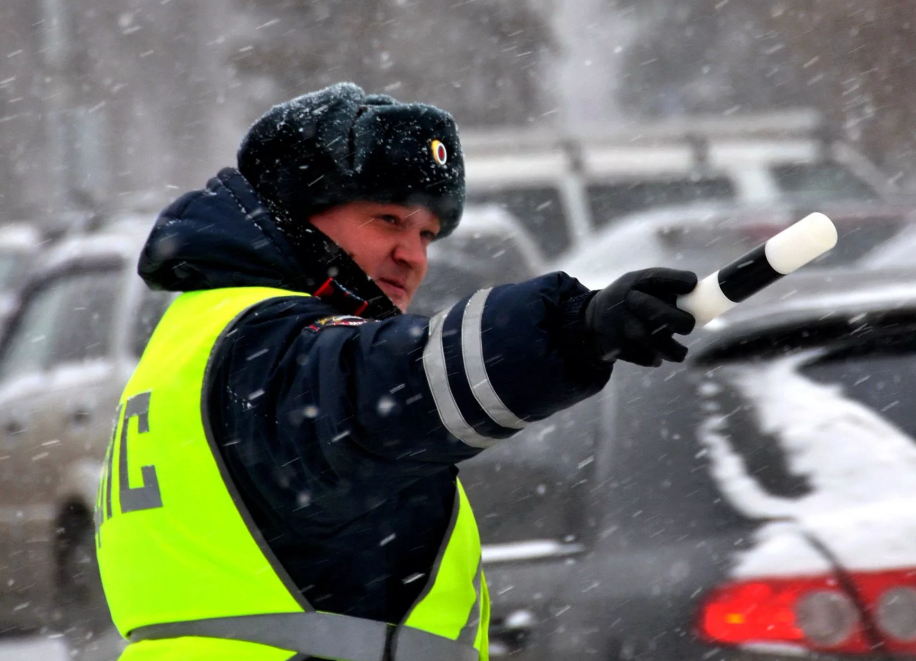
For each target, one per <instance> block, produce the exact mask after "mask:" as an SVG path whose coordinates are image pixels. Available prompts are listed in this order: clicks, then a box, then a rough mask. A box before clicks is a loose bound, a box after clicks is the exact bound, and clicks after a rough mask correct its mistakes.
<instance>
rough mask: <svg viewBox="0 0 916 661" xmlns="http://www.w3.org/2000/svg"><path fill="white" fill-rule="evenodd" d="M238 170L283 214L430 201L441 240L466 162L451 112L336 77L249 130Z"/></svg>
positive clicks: (293, 216) (451, 223) (455, 211)
mask: <svg viewBox="0 0 916 661" xmlns="http://www.w3.org/2000/svg"><path fill="white" fill-rule="evenodd" d="M238 166H239V171H241V173H242V175H243V176H244V177H245V178H246V179H247V180H248V181H249V183H251V185H252V186H253V187H254V189H255V191H256V192H257V193H258V196H259V197H260V198H261V199H262V200H263V202H264V203H265V204H266V205H267V206H268V207H269V208H270V209H271V210H272V211H273V212H274V213H275V214H277V215H278V216H285V217H286V218H285V220H288V221H295V222H297V223H298V222H300V221H305V220H307V219H308V218H310V217H311V216H312V215H313V214H316V213H318V212H321V211H324V210H326V209H329V208H331V207H334V206H337V205H339V204H345V203H347V202H355V201H359V200H370V201H375V202H390V203H397V204H410V205H418V206H425V207H426V208H428V209H429V210H430V211H432V212H433V213H435V214H436V216H438V218H439V220H440V221H441V223H442V230H441V232H440V234H439V236H440V237H444V236H447V235H448V234H450V233H451V232H452V231H453V230H454V229H455V227H456V226H457V225H458V221H459V220H460V219H461V213H462V211H463V209H464V198H465V187H464V159H463V156H462V153H461V144H460V142H459V139H458V127H457V126H456V124H455V120H454V119H453V118H452V116H451V115H449V114H448V113H447V112H445V111H443V110H440V109H439V108H436V107H434V106H430V105H425V104H421V103H400V102H398V101H396V100H395V99H393V98H391V97H390V96H385V95H381V94H373V95H367V94H366V93H365V92H364V91H363V90H362V89H360V88H359V87H357V86H356V85H354V84H352V83H338V84H336V85H332V86H331V87H327V88H325V89H323V90H319V91H317V92H312V93H310V94H304V95H302V96H300V97H297V98H295V99H292V100H291V101H287V102H285V103H281V104H279V105H276V106H274V107H273V108H271V109H270V110H268V111H267V112H266V113H264V115H262V116H261V117H260V118H259V119H258V120H257V121H256V122H255V123H254V124H253V125H252V126H251V128H250V129H249V130H248V133H247V134H246V135H245V137H244V138H243V140H242V143H241V145H240V147H239V151H238Z"/></svg>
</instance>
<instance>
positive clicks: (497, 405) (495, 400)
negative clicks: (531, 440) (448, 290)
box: [461, 289, 528, 429]
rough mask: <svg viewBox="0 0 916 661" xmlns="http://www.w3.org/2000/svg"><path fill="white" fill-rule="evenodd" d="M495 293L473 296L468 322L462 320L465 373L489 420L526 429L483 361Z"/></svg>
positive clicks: (485, 290) (484, 290)
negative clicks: (487, 314)
mask: <svg viewBox="0 0 916 661" xmlns="http://www.w3.org/2000/svg"><path fill="white" fill-rule="evenodd" d="M491 291H492V289H481V290H480V291H479V292H477V293H476V294H474V295H473V296H471V300H469V301H468V304H467V307H466V308H465V309H464V319H462V320H461V355H462V356H463V358H464V371H465V372H466V373H467V375H468V383H470V385H471V392H472V393H474V399H476V400H477V403H478V404H480V406H481V407H482V408H483V410H484V411H486V414H487V415H488V416H490V417H491V418H493V420H494V421H495V422H496V423H497V424H500V425H502V426H503V427H508V428H509V429H524V428H525V427H526V426H528V423H527V422H525V421H524V420H522V419H520V418H519V417H518V416H516V415H515V414H514V413H513V412H512V411H510V410H509V407H508V406H506V405H505V404H503V400H501V399H500V398H499V395H497V394H496V391H495V390H494V389H493V384H492V383H490V379H489V377H488V376H487V366H486V363H484V359H483V308H484V306H485V305H486V303H487V296H489V295H490V292H491Z"/></svg>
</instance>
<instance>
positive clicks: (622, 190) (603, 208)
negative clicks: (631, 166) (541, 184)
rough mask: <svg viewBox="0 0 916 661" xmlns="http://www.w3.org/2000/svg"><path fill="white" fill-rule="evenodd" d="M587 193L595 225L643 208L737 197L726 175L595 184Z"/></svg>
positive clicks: (600, 224)
mask: <svg viewBox="0 0 916 661" xmlns="http://www.w3.org/2000/svg"><path fill="white" fill-rule="evenodd" d="M587 192H588V203H589V206H590V207H591V212H592V218H593V219H594V223H595V227H604V226H606V225H610V224H612V223H613V221H614V220H616V219H618V218H620V217H621V216H624V215H626V214H629V213H633V212H634V211H640V210H642V209H651V208H658V207H667V206H673V205H679V204H689V203H692V202H702V201H704V200H712V201H719V200H732V199H734V198H735V188H734V185H733V184H732V182H731V181H729V180H728V179H726V178H724V177H685V178H682V179H664V180H660V181H639V180H636V181H629V182H628V181H624V182H620V183H613V184H601V183H595V184H590V185H589V186H588V188H587Z"/></svg>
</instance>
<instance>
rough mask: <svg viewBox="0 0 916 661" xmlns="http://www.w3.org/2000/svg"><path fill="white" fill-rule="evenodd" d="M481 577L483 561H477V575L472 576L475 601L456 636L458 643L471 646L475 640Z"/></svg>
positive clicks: (478, 618) (478, 621)
mask: <svg viewBox="0 0 916 661" xmlns="http://www.w3.org/2000/svg"><path fill="white" fill-rule="evenodd" d="M482 576H483V560H479V561H478V562H477V575H476V576H474V594H476V595H477V599H476V600H475V601H474V604H473V605H472V606H471V612H470V613H469V614H468V621H467V624H465V625H464V627H462V629H461V633H459V634H458V642H459V643H465V644H467V645H471V646H473V645H474V641H475V640H477V629H479V628H480V608H481V603H480V582H481V578H482Z"/></svg>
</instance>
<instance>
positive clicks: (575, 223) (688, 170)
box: [462, 111, 890, 258]
mask: <svg viewBox="0 0 916 661" xmlns="http://www.w3.org/2000/svg"><path fill="white" fill-rule="evenodd" d="M819 129H820V120H819V118H818V116H817V115H816V114H813V113H810V112H805V111H800V112H786V113H770V114H768V115H765V116H758V117H745V118H722V117H716V118H709V119H703V118H691V119H689V120H684V121H679V122H666V123H656V124H627V125H619V126H618V127H616V128H615V130H613V131H608V130H605V129H602V130H600V131H598V130H594V131H589V130H587V129H578V130H576V131H575V132H572V133H569V134H561V133H558V132H548V131H545V130H512V131H509V130H506V131H486V132H474V131H465V132H462V146H463V148H464V152H465V162H466V169H467V185H468V201H469V202H470V203H492V204H498V205H500V206H502V207H504V208H506V209H507V210H508V211H510V212H511V213H512V214H513V215H514V216H516V217H517V218H519V219H520V220H522V222H523V223H524V224H525V226H526V227H527V228H528V230H529V231H530V232H531V234H532V236H533V237H534V239H535V240H536V241H537V243H538V245H539V247H540V249H541V250H542V251H543V252H544V254H545V255H546V256H547V257H548V258H555V257H559V256H560V255H562V254H564V253H565V252H567V251H568V250H570V249H572V248H576V247H579V246H581V245H583V244H585V243H586V242H587V239H588V237H590V236H591V234H592V232H593V231H594V230H596V229H600V228H602V227H604V226H607V225H609V224H612V223H613V221H614V220H615V219H617V218H619V217H621V216H623V215H626V214H630V213H633V212H635V211H641V210H645V209H649V208H654V207H659V206H670V205H681V204H687V203H692V202H698V201H717V202H736V203H741V204H757V205H760V204H769V203H773V202H780V201H782V202H786V201H792V202H797V201H800V200H804V201H808V202H817V201H819V200H830V201H836V200H840V199H848V200H859V201H863V200H873V199H876V198H880V197H883V196H885V195H887V194H889V192H890V191H889V187H888V184H887V178H886V177H885V176H884V175H883V174H882V173H880V172H879V171H878V170H877V168H875V167H874V166H873V165H872V164H870V163H869V162H868V161H867V160H866V159H865V158H864V157H862V156H861V155H859V154H857V153H856V152H855V151H854V150H853V149H851V148H850V147H849V146H848V145H845V144H841V143H828V142H826V141H825V140H823V139H821V138H820V137H819V136H818V131H819Z"/></svg>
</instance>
